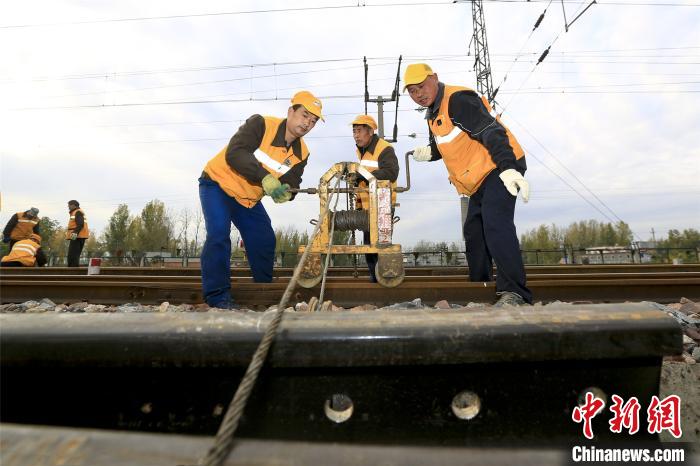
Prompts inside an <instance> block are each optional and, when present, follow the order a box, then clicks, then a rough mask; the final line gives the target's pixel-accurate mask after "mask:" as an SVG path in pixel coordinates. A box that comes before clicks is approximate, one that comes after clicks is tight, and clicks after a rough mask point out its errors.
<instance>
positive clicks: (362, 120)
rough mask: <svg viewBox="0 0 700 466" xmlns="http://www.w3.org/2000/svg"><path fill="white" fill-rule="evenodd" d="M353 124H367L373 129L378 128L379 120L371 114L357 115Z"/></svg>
mask: <svg viewBox="0 0 700 466" xmlns="http://www.w3.org/2000/svg"><path fill="white" fill-rule="evenodd" d="M351 124H352V125H367V126H369V127H370V128H372V129H377V122H376V121H374V118H372V117H371V116H369V115H357V116H356V117H355V119H354V120H352V123H351Z"/></svg>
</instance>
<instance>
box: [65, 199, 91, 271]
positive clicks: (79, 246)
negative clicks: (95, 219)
mask: <svg viewBox="0 0 700 466" xmlns="http://www.w3.org/2000/svg"><path fill="white" fill-rule="evenodd" d="M68 211H69V212H70V218H69V219H68V228H67V229H66V239H67V240H68V241H69V243H68V267H78V266H80V253H82V252H83V246H85V240H86V239H88V238H89V237H90V230H89V229H88V223H87V217H86V216H85V212H83V209H81V208H80V203H79V202H78V201H76V200H70V201H68Z"/></svg>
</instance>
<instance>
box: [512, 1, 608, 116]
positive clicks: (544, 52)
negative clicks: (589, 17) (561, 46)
mask: <svg viewBox="0 0 700 466" xmlns="http://www.w3.org/2000/svg"><path fill="white" fill-rule="evenodd" d="M584 1H586V0H584ZM561 2H562V8H563V7H564V0H561ZM582 3H583V2H582ZM594 3H596V0H593V1H592V3H591V4H590V5H588V7H586V9H585V10H584V11H583V12H581V14H583V13H584V12H585V11H586V10H588V8H589V7H590V6H591V5H593V4H594ZM581 14H579V15H577V16H576V19H578V18H579V16H581ZM564 31H566V32H568V31H569V25H568V24H566V18H565V28H564ZM562 32H563V31H559V32H558V33H557V35H556V36H555V37H554V40H553V41H552V42H551V43H550V44H549V46H548V47H547V48H546V49H545V50H544V51H543V52H542V54H541V55H540V56H539V58H538V59H537V63H535V66H533V67H532V70H530V72H529V73H528V74H527V75H526V76H525V79H523V80H522V82H521V83H520V87H518V90H516V91H515V93H514V94H513V96H512V97H511V98H510V99H509V100H508V102H507V103H506V104H505V105H504V106H503V109H502V110H501V111H500V113H499V115H503V113H504V112H505V111H506V110H507V109H508V106H509V105H510V104H511V102H513V99H515V97H516V96H517V95H518V93H519V92H520V89H522V88H523V86H524V85H525V83H526V82H527V81H528V80H529V79H530V76H532V74H533V73H534V72H535V70H536V69H537V66H538V65H539V64H540V63H542V62H543V61H544V60H545V59H546V58H547V55H549V51H550V50H551V49H552V46H553V45H554V44H555V43H556V42H557V40H558V39H559V37H560V36H561V33H562Z"/></svg>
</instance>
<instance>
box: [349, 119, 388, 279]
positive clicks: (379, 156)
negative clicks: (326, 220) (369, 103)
mask: <svg viewBox="0 0 700 466" xmlns="http://www.w3.org/2000/svg"><path fill="white" fill-rule="evenodd" d="M376 129H377V122H376V121H374V118H372V117H371V116H369V115H358V116H357V117H355V119H354V120H353V121H352V137H353V139H354V140H355V145H356V150H355V152H356V154H357V157H358V158H359V159H360V165H361V166H362V167H363V168H365V169H366V170H368V171H370V172H372V175H374V177H375V178H376V179H378V180H389V181H391V186H392V188H393V192H392V195H391V205H392V207H393V206H394V204H396V179H397V178H398V176H399V161H398V159H397V158H396V152H394V148H393V147H392V146H391V144H389V143H388V142H386V141H385V140H384V139H381V138H380V137H379V136H377V135H376V134H374V131H375V130H376ZM358 175H359V174H358ZM358 187H360V188H365V189H367V181H366V180H364V179H361V180H359V182H358ZM355 208H356V209H357V210H368V209H369V194H368V193H359V196H358V197H357V201H356V203H355ZM362 234H363V243H364V244H370V236H369V231H363V232H362ZM365 259H366V261H367V268H368V269H369V281H370V282H372V283H376V282H377V277H376V274H375V273H376V265H377V259H378V258H377V254H365Z"/></svg>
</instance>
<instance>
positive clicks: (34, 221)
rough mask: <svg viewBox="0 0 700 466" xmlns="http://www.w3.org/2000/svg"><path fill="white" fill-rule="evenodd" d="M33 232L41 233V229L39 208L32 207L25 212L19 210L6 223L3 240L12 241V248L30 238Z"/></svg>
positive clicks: (5, 241)
mask: <svg viewBox="0 0 700 466" xmlns="http://www.w3.org/2000/svg"><path fill="white" fill-rule="evenodd" d="M32 233H36V234H37V235H39V234H41V232H40V231H39V209H37V208H36V207H32V208H31V209H29V210H25V211H24V212H17V213H16V214H14V215H13V216H12V217H10V220H9V221H8V222H7V225H5V229H4V230H3V232H2V242H3V243H10V248H12V246H14V244H15V243H16V242H17V241H19V240H22V239H28V238H29V236H30V235H31V234H32Z"/></svg>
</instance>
